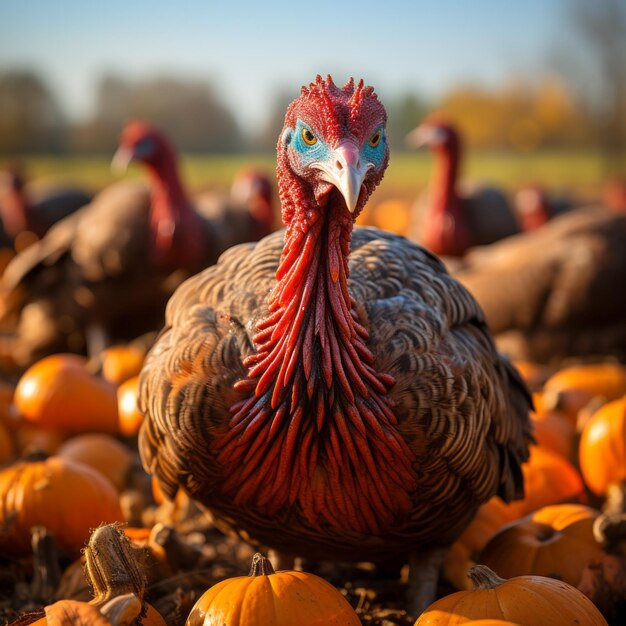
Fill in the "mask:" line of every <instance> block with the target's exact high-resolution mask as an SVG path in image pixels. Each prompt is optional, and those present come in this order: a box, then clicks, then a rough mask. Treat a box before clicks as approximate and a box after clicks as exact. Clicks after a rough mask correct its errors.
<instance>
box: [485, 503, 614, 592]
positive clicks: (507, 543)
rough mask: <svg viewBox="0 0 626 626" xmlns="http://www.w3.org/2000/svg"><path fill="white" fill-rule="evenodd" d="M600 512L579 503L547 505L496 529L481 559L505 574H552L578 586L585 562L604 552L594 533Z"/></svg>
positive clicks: (499, 572)
mask: <svg viewBox="0 0 626 626" xmlns="http://www.w3.org/2000/svg"><path fill="white" fill-rule="evenodd" d="M598 515H599V512H598V511H596V510H595V509H591V508H589V507H586V506H582V505H580V504H556V505H554V506H547V507H544V508H543V509H540V510H539V511H535V512H534V513H532V514H530V515H528V516H526V517H523V518H522V519H520V520H517V521H515V522H512V523H511V524H509V525H507V526H505V527H504V528H502V529H501V530H500V531H499V532H498V533H496V535H495V536H494V537H493V538H492V539H491V540H490V541H489V543H488V544H487V545H486V546H485V549H484V550H483V551H482V552H481V555H480V562H481V563H483V564H484V565H487V566H488V567H490V568H491V569H493V570H494V571H495V572H497V573H498V574H500V575H501V576H504V577H505V578H510V577H512V576H525V575H530V574H534V575H538V576H553V577H557V578H559V579H560V580H564V581H565V582H566V583H569V584H570V585H574V586H577V585H578V583H579V582H580V577H581V574H582V571H583V569H584V568H585V566H586V565H587V564H588V563H589V562H591V561H592V560H594V559H597V558H600V557H601V556H602V548H601V547H600V545H599V544H598V543H597V541H596V540H595V539H594V536H593V523H594V521H595V519H596V517H598Z"/></svg>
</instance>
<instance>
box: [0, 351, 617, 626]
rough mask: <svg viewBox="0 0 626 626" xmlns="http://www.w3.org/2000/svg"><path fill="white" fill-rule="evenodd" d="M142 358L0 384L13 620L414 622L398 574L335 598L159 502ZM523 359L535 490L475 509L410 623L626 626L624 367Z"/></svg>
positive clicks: (527, 473) (1, 474)
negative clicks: (390, 589)
mask: <svg viewBox="0 0 626 626" xmlns="http://www.w3.org/2000/svg"><path fill="white" fill-rule="evenodd" d="M144 352H145V350H144V349H143V348H142V347H141V346H137V345H130V346H120V347H117V348H112V349H109V350H107V351H105V353H103V355H102V358H101V360H100V361H99V362H98V363H92V362H89V361H87V360H86V359H85V358H83V357H80V356H75V355H54V356H51V357H47V358H45V359H43V360H42V361H40V362H38V363H36V364H35V365H34V366H32V367H31V368H30V369H29V370H27V371H26V372H25V373H24V374H23V375H22V377H21V378H20V379H19V381H18V382H17V385H16V386H15V387H13V386H12V385H9V384H8V383H2V384H1V385H0V464H1V465H2V468H1V469H0V581H1V582H0V620H4V621H3V622H2V623H6V624H12V625H14V626H26V625H27V624H37V625H38V626H40V625H43V624H51V625H53V624H54V625H65V624H77V625H79V626H80V625H83V624H84V625H87V624H93V625H96V626H98V625H102V626H106V625H121V624H143V625H144V626H148V625H153V624H160V625H162V624H172V625H174V624H176V625H178V624H180V625H183V624H186V625H189V626H196V625H198V626H199V625H203V626H210V625H214V624H215V625H216V624H219V625H222V624H227V625H228V626H243V625H256V624H258V625H262V624H267V625H270V624H272V625H274V626H286V625H292V624H298V626H308V625H317V626H321V625H322V624H328V625H331V624H337V625H354V626H358V625H359V624H369V625H370V626H376V625H377V626H393V625H399V624H402V625H405V626H408V625H410V624H412V623H413V620H409V619H408V617H407V616H406V615H405V614H403V612H402V611H401V610H399V608H398V609H396V607H400V606H401V605H402V594H403V589H402V586H401V584H400V583H399V582H396V581H394V583H395V587H396V588H397V590H398V592H397V594H396V598H392V599H391V601H390V602H387V601H388V600H389V598H390V597H391V596H390V594H389V593H387V594H386V595H385V593H377V592H372V590H371V589H369V590H368V589H366V590H365V591H364V590H363V588H362V587H363V585H361V587H359V586H358V585H355V584H354V583H352V584H348V585H343V589H342V590H341V591H340V590H338V589H337V588H336V587H335V586H333V585H337V586H341V578H342V575H344V574H345V571H341V570H338V572H339V573H337V574H336V575H333V574H332V573H330V574H329V570H324V569H323V568H322V569H321V570H320V569H318V570H317V573H321V574H323V576H324V578H327V579H328V580H330V581H331V582H332V583H333V584H330V583H329V582H327V581H326V580H324V579H323V578H320V577H319V576H316V575H314V574H312V573H304V572H278V573H275V572H274V571H273V570H272V569H271V565H270V563H269V561H268V560H267V559H266V558H265V557H263V556H261V555H254V556H253V552H252V549H251V548H250V547H249V546H247V545H246V544H244V543H242V542H239V541H237V540H235V539H232V538H224V537H223V536H222V535H221V534H219V533H218V531H217V530H215V529H214V528H213V526H212V524H211V520H210V517H209V516H208V515H207V514H206V513H204V512H202V511H200V510H198V509H197V508H196V507H195V506H194V504H193V503H192V502H190V501H189V500H188V499H187V498H186V497H185V495H184V494H183V493H182V492H181V493H180V494H179V496H178V497H177V498H176V501H175V502H173V503H169V502H164V501H163V499H162V496H161V494H160V493H159V490H158V487H157V485H156V484H152V483H151V481H150V478H149V476H147V475H146V474H145V472H144V471H143V470H142V469H141V467H140V464H139V460H138V456H137V449H136V437H137V432H138V429H139V426H140V424H141V420H142V417H141V415H140V414H139V413H138V411H137V407H136V394H137V374H138V372H139V370H140V368H141V364H142V361H143V357H144ZM517 365H518V369H519V370H520V372H521V374H522V375H523V376H524V378H525V379H526V380H527V382H528V384H529V386H530V387H531V388H532V389H533V390H534V392H535V393H534V402H535V408H536V411H535V414H534V415H533V420H534V423H535V436H536V440H537V443H536V445H534V446H533V448H532V452H531V458H530V461H529V463H527V464H526V465H525V466H524V468H523V471H524V478H525V484H526V496H525V498H524V500H522V501H518V502H514V503H511V504H505V503H504V502H502V501H501V500H499V499H498V498H494V499H492V500H490V501H489V502H487V503H486V504H484V505H483V506H482V507H481V508H480V509H479V511H478V513H477V515H476V517H475V519H474V521H473V522H472V523H471V524H470V526H469V527H468V528H467V529H466V531H465V532H464V533H463V535H462V536H461V537H460V538H459V540H458V541H457V542H456V543H455V544H454V545H453V547H452V549H451V550H450V551H449V553H448V556H447V559H446V562H445V565H444V570H443V580H444V581H446V582H445V583H444V586H443V587H442V588H441V595H442V597H441V598H440V599H439V600H438V601H437V602H435V603H434V604H433V605H431V607H429V609H427V610H426V612H425V613H423V614H422V615H421V616H420V617H419V619H418V620H417V622H415V624H416V626H428V625H435V624H437V625H444V624H445V625H448V624H449V625H452V624H483V625H485V626H487V625H491V626H497V625H498V624H500V625H505V624H509V625H511V624H517V625H518V626H535V625H539V624H541V625H544V624H550V625H553V624H554V625H561V624H589V625H595V624H606V623H607V621H608V623H611V624H621V623H626V619H625V613H624V608H625V606H626V516H625V507H626V504H625V503H626V491H625V490H624V484H626V395H625V394H626V368H625V367H623V366H620V365H618V364H614V363H600V364H596V365H580V366H573V367H569V368H565V369H562V370H560V371H558V372H556V373H549V372H548V371H547V370H545V369H544V368H542V367H540V366H537V365H533V364H529V363H518V364H517ZM548 374H551V375H548ZM96 528H97V530H96V531H94V532H93V533H92V532H91V531H92V530H93V529H96ZM86 545H87V547H86V548H85V546H86ZM250 562H252V571H251V573H250V575H249V576H245V575H244V576H239V575H238V574H244V573H245V572H244V568H245V569H246V570H247V569H248V568H249V564H250ZM308 569H309V568H307V571H308ZM366 570H367V567H366ZM360 571H361V573H362V571H363V570H360ZM468 572H469V576H468ZM496 572H497V574H496ZM372 576H375V573H374V574H373V575H372ZM446 585H447V586H446ZM454 589H456V590H457V591H456V593H451V592H453V591H454ZM386 603H387V604H386ZM385 604H386V606H385ZM394 604H395V607H394ZM603 615H604V617H603ZM605 620H607V621H605Z"/></svg>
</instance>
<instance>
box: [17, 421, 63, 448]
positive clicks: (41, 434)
mask: <svg viewBox="0 0 626 626" xmlns="http://www.w3.org/2000/svg"><path fill="white" fill-rule="evenodd" d="M65 439H66V435H64V434H63V433H60V432H59V431H58V430H52V429H50V428H42V427H41V426H37V425H36V424H31V423H29V422H25V421H22V425H21V426H20V427H19V428H18V429H17V430H16V431H15V441H16V443H17V449H18V452H19V454H20V455H21V456H28V455H31V454H34V453H44V454H45V455H48V456H50V455H51V454H53V453H54V452H56V451H57V450H58V448H59V446H60V445H61V444H62V443H63V442H64V441H65Z"/></svg>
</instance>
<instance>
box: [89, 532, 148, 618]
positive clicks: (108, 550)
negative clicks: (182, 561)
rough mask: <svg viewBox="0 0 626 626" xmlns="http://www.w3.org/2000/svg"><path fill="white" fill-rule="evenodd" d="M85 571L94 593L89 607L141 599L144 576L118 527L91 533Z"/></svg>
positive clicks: (132, 550)
mask: <svg viewBox="0 0 626 626" xmlns="http://www.w3.org/2000/svg"><path fill="white" fill-rule="evenodd" d="M85 567H86V570H87V578H88V580H89V582H90V584H91V586H92V588H93V592H94V599H93V601H92V604H95V605H97V606H101V605H103V604H105V603H106V602H108V601H109V600H111V599H113V598H115V597H116V596H121V595H124V594H129V593H132V594H135V595H136V596H137V597H138V598H139V599H140V600H142V599H143V595H144V591H145V589H146V575H145V573H144V571H143V569H142V568H141V565H140V564H139V561H138V559H137V557H136V556H135V551H134V549H133V546H132V544H131V542H130V540H129V539H128V537H126V535H125V534H124V533H123V531H122V529H121V527H120V525H119V524H107V525H105V526H100V527H99V528H96V530H94V531H93V532H92V533H91V537H90V538H89V543H88V544H87V547H86V548H85Z"/></svg>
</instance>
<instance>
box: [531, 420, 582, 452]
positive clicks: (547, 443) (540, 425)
mask: <svg viewBox="0 0 626 626" xmlns="http://www.w3.org/2000/svg"><path fill="white" fill-rule="evenodd" d="M531 419H532V424H533V435H534V436H535V439H536V440H537V445H538V446H539V447H540V448H544V449H547V450H551V451H552V452H556V453H557V454H560V455H561V456H563V457H565V458H566V459H568V460H571V459H572V456H573V455H574V452H575V448H576V444H575V439H576V428H575V427H574V425H573V424H572V422H571V421H570V420H569V419H567V417H565V416H564V415H563V414H562V413H559V412H558V411H542V412H538V413H533V414H532V415H531Z"/></svg>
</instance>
